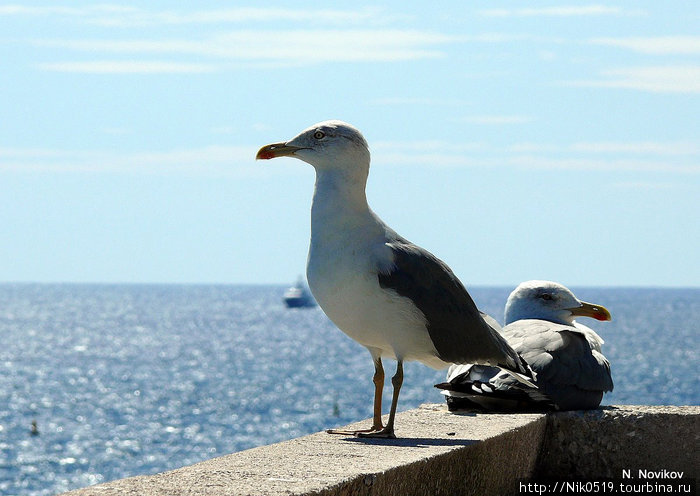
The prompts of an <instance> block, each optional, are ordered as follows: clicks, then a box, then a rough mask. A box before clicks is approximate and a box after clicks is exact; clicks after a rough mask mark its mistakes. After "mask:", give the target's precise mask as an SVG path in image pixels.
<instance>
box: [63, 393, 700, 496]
mask: <svg viewBox="0 0 700 496" xmlns="http://www.w3.org/2000/svg"><path fill="white" fill-rule="evenodd" d="M699 419H700V407H698V406H690V407H649V406H616V407H605V408H603V409H600V410H594V411H590V412H562V413H556V414H549V415H547V416H545V415H543V414H510V415H509V414H473V413H472V414H466V413H465V414H451V413H449V412H448V411H447V409H446V408H445V407H444V406H443V405H423V406H422V407H420V408H418V409H415V410H410V411H408V412H404V413H401V414H399V415H398V417H397V435H398V436H400V437H401V439H396V440H369V439H356V438H352V437H342V436H335V435H330V434H326V433H317V434H312V435H310V436H305V437H302V438H298V439H292V440H291V441H286V442H283V443H278V444H273V445H270V446H262V447H260V448H254V449H250V450H246V451H241V452H239V453H234V454H231V455H228V456H222V457H220V458H214V459H212V460H208V461H205V462H201V463H198V464H196V465H191V466H188V467H183V468H180V469H178V470H173V471H170V472H165V473H161V474H156V475H153V476H142V477H132V478H129V479H122V480H117V481H113V482H108V483H105V484H101V485H98V486H92V487H88V488H85V489H80V490H77V491H72V492H70V493H65V495H66V496H68V495H70V496H88V495H90V496H92V495H113V496H127V495H128V496H131V495H134V496H135V495H139V496H155V495H159V496H160V495H168V496H180V495H198V496H199V495H203V496H219V495H240V496H245V495H261V496H277V495H319V496H331V495H333V496H346V495H382V496H383V495H388V496H391V495H411V494H421V495H423V494H430V495H443V494H444V495H468V494H478V495H503V494H518V479H521V480H522V479H531V478H533V477H569V478H571V477H574V478H584V479H600V478H604V477H611V478H617V479H619V478H621V477H622V473H621V471H622V470H623V469H627V470H633V471H636V470H637V469H639V468H642V469H646V470H653V469H666V470H676V471H683V472H684V479H687V478H698V476H699V475H700V474H698V469H699V467H700V462H699V460H698V438H699V436H700V429H698V427H700V425H698V421H699ZM367 425H369V421H365V422H362V423H359V424H352V425H351V426H348V427H349V428H358V427H360V428H361V427H366V426H367ZM633 473H634V474H635V476H636V472H633Z"/></svg>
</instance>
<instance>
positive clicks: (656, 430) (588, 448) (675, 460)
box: [535, 405, 700, 479]
mask: <svg viewBox="0 0 700 496" xmlns="http://www.w3.org/2000/svg"><path fill="white" fill-rule="evenodd" d="M699 448H700V407H698V406H694V407H693V406H690V407H679V406H627V405H625V406H608V407H604V408H601V409H598V410H591V411H585V412H584V411H580V412H560V413H556V414H552V415H549V416H548V417H547V435H546V436H545V439H544V443H543V446H542V456H541V458H540V460H539V463H538V467H537V470H536V473H535V476H550V477H574V478H583V479H586V478H587V479H591V478H601V477H607V478H615V479H619V478H622V470H631V471H632V473H633V474H634V476H635V477H636V475H637V473H638V470H639V469H644V470H663V469H666V470H676V471H682V472H684V477H685V478H695V479H698V478H699V477H700V450H699Z"/></svg>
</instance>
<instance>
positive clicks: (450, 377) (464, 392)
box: [435, 364, 555, 411]
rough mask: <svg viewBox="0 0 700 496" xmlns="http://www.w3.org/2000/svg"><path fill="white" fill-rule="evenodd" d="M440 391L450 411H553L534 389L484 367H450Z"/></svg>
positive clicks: (503, 372)
mask: <svg viewBox="0 0 700 496" xmlns="http://www.w3.org/2000/svg"><path fill="white" fill-rule="evenodd" d="M435 387H437V388H438V389H442V390H443V391H442V394H444V395H445V397H446V398H445V399H446V400H447V407H448V409H449V410H450V411H453V410H463V409H475V408H476V409H482V410H487V411H545V410H552V409H554V408H555V405H554V403H553V402H552V401H551V399H550V398H549V397H548V396H547V395H546V394H544V393H543V392H542V391H540V390H539V389H538V388H537V387H530V386H527V385H525V384H523V383H522V382H521V381H520V380H518V379H517V378H516V377H515V376H514V373H512V372H509V371H507V370H503V369H500V368H498V367H489V366H484V365H474V364H465V365H452V366H451V367H450V368H449V370H448V372H447V382H443V383H441V384H436V385H435Z"/></svg>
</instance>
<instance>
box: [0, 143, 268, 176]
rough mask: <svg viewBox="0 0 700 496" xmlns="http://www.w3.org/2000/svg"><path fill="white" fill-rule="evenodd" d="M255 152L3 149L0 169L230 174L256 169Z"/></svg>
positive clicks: (230, 148)
mask: <svg viewBox="0 0 700 496" xmlns="http://www.w3.org/2000/svg"><path fill="white" fill-rule="evenodd" d="M255 151H256V147H245V146H217V145H212V146H206V147H202V148H193V149H180V150H169V151H154V152H134V153H115V152H110V151H104V150H94V151H82V150H80V151H79V150H55V149H26V148H0V171H4V172H55V173H65V172H79V173H91V174H102V173H120V174H124V173H127V174H139V175H142V174H166V175H170V174H187V175H215V176H228V175H237V174H242V173H247V171H249V170H250V169H252V168H253V167H254V157H255ZM241 164H248V167H247V168H246V167H245V166H241Z"/></svg>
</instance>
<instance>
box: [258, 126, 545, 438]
mask: <svg viewBox="0 0 700 496" xmlns="http://www.w3.org/2000/svg"><path fill="white" fill-rule="evenodd" d="M279 156H293V157H295V158H299V159H301V160H303V161H305V162H307V163H309V164H311V165H312V166H313V167H314V169H315V171H316V183H315V187H314V195H313V202H312V207H311V241H310V247H309V256H308V261H307V279H308V282H309V287H310V289H311V291H312V293H313V295H314V297H315V299H316V301H317V302H318V304H319V305H320V306H321V308H322V309H323V310H324V312H325V313H326V314H327V315H328V317H329V318H330V319H331V320H332V321H333V322H334V323H335V324H336V325H337V326H338V328H339V329H341V330H342V331H343V332H345V333H346V334H348V335H349V336H350V337H351V338H353V339H354V340H356V341H357V342H359V343H360V344H362V345H364V346H365V347H366V348H367V349H368V350H369V352H370V354H371V356H372V358H373V361H374V364H375V377H374V383H375V408H374V423H373V426H372V429H370V433H369V435H376V436H385V437H393V435H394V434H393V421H394V420H393V419H394V415H395V411H396V403H397V401H398V393H399V390H400V388H401V383H402V380H403V368H402V367H403V365H402V364H403V361H404V360H418V361H421V362H423V363H425V364H426V365H429V366H431V367H435V368H443V367H447V366H448V365H449V363H450V362H466V361H472V362H476V363H483V364H489V365H496V366H501V367H504V368H510V369H512V370H513V371H515V372H517V373H519V374H522V375H523V376H524V377H522V380H523V381H526V382H527V381H528V379H527V376H528V375H529V369H528V367H527V365H526V364H525V363H524V362H523V361H522V360H521V359H520V357H519V356H518V355H517V353H515V352H514V351H513V350H512V349H511V348H510V346H508V344H507V343H506V341H505V340H504V339H503V338H502V337H501V336H500V335H499V334H498V332H496V330H494V329H493V328H492V326H491V325H489V324H488V323H487V322H485V320H484V318H483V317H482V315H481V314H480V312H479V311H478V310H477V308H476V305H475V304H474V302H473V301H472V299H471V297H470V296H469V294H468V293H467V291H466V289H465V288H464V286H463V285H462V284H461V282H459V280H458V279H457V277H456V276H455V275H454V274H453V273H452V271H451V270H450V269H449V268H448V267H447V265H446V264H445V263H444V262H442V261H440V260H439V259H438V258H436V257H435V256H433V255H432V254H431V253H429V252H428V251H426V250H424V249H422V248H420V247H418V246H417V245H415V244H413V243H411V242H409V241H407V240H406V239H404V238H402V237H401V236H399V235H398V234H397V233H396V232H395V231H393V230H392V229H391V228H389V227H388V226H387V225H386V224H385V223H384V222H383V221H382V220H381V219H380V218H379V217H378V216H377V215H376V214H375V213H374V212H373V211H372V210H371V209H370V207H369V205H368V203H367V198H366V194H365V186H366V182H367V177H368V174H369V165H370V153H369V148H368V146H367V142H366V141H365V139H364V137H363V136H362V134H361V133H360V132H359V131H358V130H357V129H355V128H354V127H352V126H350V125H349V124H346V123H344V122H341V121H326V122H322V123H319V124H316V125H314V126H311V127H310V128H308V129H306V130H304V131H302V132H301V133H300V134H299V135H297V136H296V137H294V138H293V139H291V140H290V141H288V142H285V143H274V144H271V145H267V146H265V147H263V148H261V149H260V151H259V152H258V155H257V158H261V159H268V158H275V157H279ZM382 357H387V358H393V359H396V360H397V373H396V375H395V376H394V378H393V379H392V383H393V385H394V397H393V398H392V406H391V409H390V414H389V420H388V421H387V425H386V426H383V425H382V421H381V384H380V382H381V383H383V381H384V371H383V367H382V363H381V359H382ZM533 387H534V386H533Z"/></svg>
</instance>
